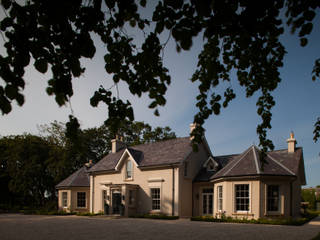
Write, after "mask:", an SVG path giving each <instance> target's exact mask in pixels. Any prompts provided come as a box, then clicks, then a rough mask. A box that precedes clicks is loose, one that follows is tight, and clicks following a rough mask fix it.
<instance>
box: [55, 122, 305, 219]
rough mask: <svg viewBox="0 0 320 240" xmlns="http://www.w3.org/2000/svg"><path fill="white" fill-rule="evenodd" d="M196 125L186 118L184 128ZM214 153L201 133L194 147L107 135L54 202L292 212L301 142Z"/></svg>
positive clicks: (124, 211) (175, 210)
mask: <svg viewBox="0 0 320 240" xmlns="http://www.w3.org/2000/svg"><path fill="white" fill-rule="evenodd" d="M194 127H195V125H194V124H191V125H190V131H192V130H193V129H194ZM287 142H288V149H284V150H277V151H272V152H268V153H267V154H266V156H265V157H264V161H265V163H264V164H261V162H262V161H261V159H260V158H261V152H260V150H259V149H258V148H257V147H256V146H251V147H249V148H248V149H247V150H245V151H244V152H243V153H241V154H234V155H225V156H214V155H213V154H212V153H211V151H210V148H209V146H208V144H207V141H206V139H205V138H203V141H202V143H201V144H199V149H198V151H197V152H194V151H193V150H192V145H191V139H190V137H185V138H177V139H171V140H166V141H160V142H155V143H148V144H143V145H138V146H134V147H127V146H126V145H125V144H123V143H122V142H121V141H120V140H118V139H114V140H112V151H111V152H110V153H109V154H108V155H106V156H105V157H104V158H103V159H101V160H100V161H99V162H98V163H96V164H95V165H92V164H91V163H89V164H86V165H85V166H84V167H82V168H81V169H79V170H78V171H77V172H75V173H74V174H72V175H70V176H69V177H68V178H67V179H65V180H64V181H62V182H61V183H59V184H58V185H57V190H58V196H59V200H58V201H59V208H60V209H62V210H66V211H88V212H89V211H90V212H93V213H99V212H100V213H101V212H102V213H104V214H107V215H123V216H130V215H135V214H145V213H151V214H159V213H161V214H166V215H173V216H180V217H190V216H201V215H208V216H215V217H222V216H232V217H241V218H242V217H246V218H248V219H251V218H254V219H258V218H263V217H279V216H282V217H290V216H291V217H296V216H299V213H300V193H301V185H305V184H306V183H305V172H304V163H303V152H302V148H297V147H296V146H295V144H296V140H295V139H294V136H293V134H291V135H290V138H289V139H288V140H287Z"/></svg>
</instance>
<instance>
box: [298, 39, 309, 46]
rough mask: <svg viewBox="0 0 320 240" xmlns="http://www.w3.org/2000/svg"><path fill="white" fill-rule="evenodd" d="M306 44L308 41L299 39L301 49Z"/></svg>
mask: <svg viewBox="0 0 320 240" xmlns="http://www.w3.org/2000/svg"><path fill="white" fill-rule="evenodd" d="M307 44H308V39H306V38H300V45H301V47H304V46H306V45H307Z"/></svg>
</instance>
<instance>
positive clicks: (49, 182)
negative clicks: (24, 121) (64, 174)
mask: <svg viewBox="0 0 320 240" xmlns="http://www.w3.org/2000/svg"><path fill="white" fill-rule="evenodd" d="M1 143H2V146H3V152H2V154H1V157H0V158H1V162H4V161H5V162H6V169H4V172H5V173H6V174H7V179H8V180H9V181H8V183H9V184H8V187H9V190H10V192H11V193H13V194H14V195H15V201H16V202H17V196H19V197H20V201H18V202H19V203H20V204H24V205H27V204H30V205H37V206H43V204H44V202H45V198H46V194H53V195H54V191H53V192H52V189H54V185H55V184H54V182H53V178H52V176H51V175H50V172H49V169H48V168H47V164H48V161H47V160H48V159H49V152H50V146H49V144H48V143H47V142H46V141H45V140H43V139H42V138H40V137H37V136H32V135H22V136H12V137H8V138H3V139H1ZM9 195H10V194H9Z"/></svg>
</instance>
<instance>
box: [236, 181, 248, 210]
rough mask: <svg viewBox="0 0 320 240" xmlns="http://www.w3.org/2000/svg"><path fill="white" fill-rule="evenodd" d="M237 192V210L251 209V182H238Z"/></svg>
mask: <svg viewBox="0 0 320 240" xmlns="http://www.w3.org/2000/svg"><path fill="white" fill-rule="evenodd" d="M235 192H236V194H235V195H236V211H249V203H250V199H249V184H237V185H236V186H235Z"/></svg>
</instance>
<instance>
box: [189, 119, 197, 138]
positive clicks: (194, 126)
mask: <svg viewBox="0 0 320 240" xmlns="http://www.w3.org/2000/svg"><path fill="white" fill-rule="evenodd" d="M196 126H197V124H196V123H191V124H190V134H191V133H192V132H193V130H194V129H195V128H196ZM193 138H194V136H190V140H192V139H193Z"/></svg>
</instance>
